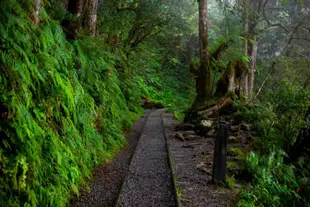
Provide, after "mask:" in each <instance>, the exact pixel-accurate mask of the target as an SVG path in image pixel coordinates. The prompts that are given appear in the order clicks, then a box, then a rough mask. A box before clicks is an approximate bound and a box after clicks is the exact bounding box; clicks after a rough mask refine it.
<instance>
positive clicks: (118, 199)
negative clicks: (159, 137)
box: [113, 110, 154, 207]
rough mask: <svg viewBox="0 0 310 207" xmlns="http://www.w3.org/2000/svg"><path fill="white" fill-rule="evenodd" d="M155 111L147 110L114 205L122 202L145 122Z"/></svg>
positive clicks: (114, 206) (116, 206)
mask: <svg viewBox="0 0 310 207" xmlns="http://www.w3.org/2000/svg"><path fill="white" fill-rule="evenodd" d="M153 111H154V110H149V111H148V112H147V114H146V118H145V120H144V123H143V125H142V130H141V131H140V134H139V136H138V143H137V145H136V148H135V151H134V153H133V154H132V157H131V160H130V164H129V167H128V173H127V175H126V176H125V179H124V181H123V183H122V186H121V189H120V191H119V194H118V198H117V200H116V202H115V204H114V205H113V207H118V203H119V202H120V198H121V195H122V192H123V191H124V187H125V182H126V180H127V179H128V177H129V174H130V169H131V167H132V165H133V161H134V157H135V156H136V154H137V149H138V146H139V143H140V138H141V135H142V134H143V132H144V127H145V124H146V123H147V121H148V119H149V115H150V114H151V113H152V112H153Z"/></svg>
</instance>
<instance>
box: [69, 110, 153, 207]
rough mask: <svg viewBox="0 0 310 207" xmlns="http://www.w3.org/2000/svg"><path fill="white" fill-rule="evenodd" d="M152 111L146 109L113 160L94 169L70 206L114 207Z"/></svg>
mask: <svg viewBox="0 0 310 207" xmlns="http://www.w3.org/2000/svg"><path fill="white" fill-rule="evenodd" d="M150 113H151V111H150V110H147V111H145V113H144V115H143V116H142V117H141V118H140V119H139V120H137V121H136V122H135V123H134V125H133V129H132V130H131V131H130V132H128V133H126V139H127V145H126V146H124V148H123V149H122V150H121V151H120V152H118V153H117V154H116V156H115V157H114V158H113V160H111V161H110V162H109V163H104V164H102V165H99V166H98V167H96V168H95V169H94V170H93V172H92V174H93V177H92V179H91V180H89V181H87V186H85V187H84V188H82V189H81V190H80V195H79V197H74V198H73V199H72V200H71V202H70V204H69V206H72V207H112V206H114V205H115V203H116V201H117V199H118V196H119V192H120V190H121V187H122V184H123V182H124V180H125V178H126V175H127V172H128V170H129V165H130V162H131V158H132V156H133V154H134V152H135V149H136V146H137V143H138V141H139V137H140V135H141V133H142V131H143V128H144V125H145V123H146V120H147V117H148V116H149V114H150Z"/></svg>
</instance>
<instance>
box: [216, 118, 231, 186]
mask: <svg viewBox="0 0 310 207" xmlns="http://www.w3.org/2000/svg"><path fill="white" fill-rule="evenodd" d="M227 142H228V126H227V124H220V127H219V129H218V132H217V135H216V141H215V148H214V158H213V172H212V182H213V183H214V184H217V183H219V182H220V181H224V180H225V179H226V160H227Z"/></svg>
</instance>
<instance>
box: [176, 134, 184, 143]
mask: <svg viewBox="0 0 310 207" xmlns="http://www.w3.org/2000/svg"><path fill="white" fill-rule="evenodd" d="M174 137H175V138H176V139H179V140H181V141H183V142H184V141H185V139H184V136H183V134H182V133H180V132H177V133H175V134H174Z"/></svg>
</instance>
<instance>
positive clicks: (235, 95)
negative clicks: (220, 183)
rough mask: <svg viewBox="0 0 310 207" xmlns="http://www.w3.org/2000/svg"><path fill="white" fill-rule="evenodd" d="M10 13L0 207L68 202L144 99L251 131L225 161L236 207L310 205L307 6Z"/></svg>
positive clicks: (44, 3)
mask: <svg viewBox="0 0 310 207" xmlns="http://www.w3.org/2000/svg"><path fill="white" fill-rule="evenodd" d="M0 12H1V14H0V22H1V24H0V139H1V141H0V206H5V207H6V206H68V205H69V202H70V199H71V198H72V197H74V196H75V195H78V194H79V191H80V188H81V186H82V185H83V184H84V183H85V180H86V179H89V178H91V174H92V169H94V168H95V167H96V166H98V165H100V164H102V163H107V162H109V161H110V160H112V159H113V158H114V156H115V155H116V154H117V152H118V151H119V150H121V149H122V147H123V146H124V145H126V143H127V141H126V139H125V138H124V131H126V130H130V129H131V127H132V124H133V122H134V121H135V120H137V119H139V117H140V116H141V115H142V114H143V111H144V108H143V106H144V107H146V105H148V106H154V105H155V106H160V107H162V106H164V107H165V109H164V110H165V111H166V112H170V113H173V115H174V118H175V119H178V120H184V122H186V123H191V124H197V123H198V125H199V124H202V123H206V120H210V119H211V118H214V117H219V116H221V117H222V115H223V114H226V115H227V114H229V116H230V117H233V119H234V120H238V121H239V122H242V123H243V122H245V123H247V124H243V125H244V126H245V127H246V128H247V127H251V130H252V131H254V133H253V136H252V138H251V139H249V140H248V141H247V144H246V146H244V147H243V148H242V149H234V151H235V152H236V154H238V156H237V158H236V160H234V162H229V163H228V168H230V167H232V165H234V166H233V167H232V169H230V170H229V171H230V174H229V175H228V176H227V179H226V180H227V181H226V183H227V184H224V186H226V187H227V186H228V188H229V189H231V190H232V191H235V192H236V193H235V194H234V197H233V198H232V200H233V201H232V202H231V203H232V204H230V205H231V206H240V207H251V206H253V207H254V206H288V207H290V206H310V165H309V163H310V159H309V158H310V128H309V127H310V123H309V121H310V68H309V66H310V2H309V0H198V1H194V0H166V1H162V0H110V1H103V0H1V1H0ZM308 70H309V71H308ZM207 124H208V122H207ZM202 125H203V124H202ZM200 133H207V132H204V131H202V132H200ZM202 136H203V134H202ZM236 166H237V167H236ZM235 186H238V187H235Z"/></svg>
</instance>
